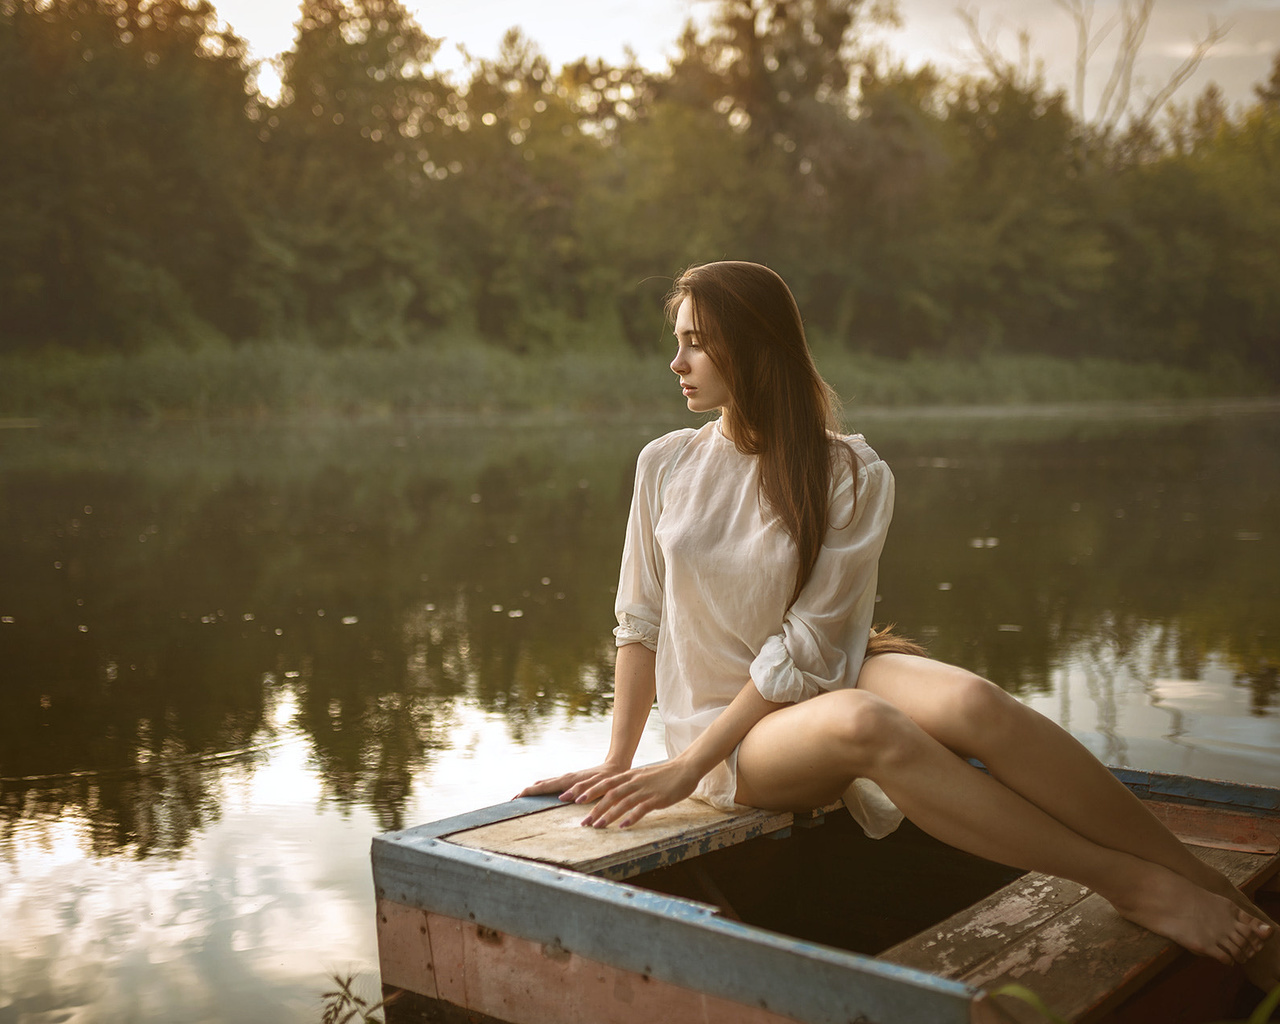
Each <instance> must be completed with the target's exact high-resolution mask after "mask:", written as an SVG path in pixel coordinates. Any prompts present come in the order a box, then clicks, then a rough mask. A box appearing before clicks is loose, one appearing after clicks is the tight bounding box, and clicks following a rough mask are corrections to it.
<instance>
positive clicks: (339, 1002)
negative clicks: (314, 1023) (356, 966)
mask: <svg viewBox="0 0 1280 1024" xmlns="http://www.w3.org/2000/svg"><path fill="white" fill-rule="evenodd" d="M329 977H331V978H332V979H333V984H334V986H335V988H334V989H333V991H331V992H325V993H324V994H323V995H322V996H321V997H320V998H321V999H323V1000H324V1016H323V1017H322V1018H320V1024H349V1022H350V1021H360V1022H362V1024H383V1020H382V1018H381V1017H379V1016H377V1013H378V1011H379V1010H381V1009H384V1008H385V1007H386V1006H387V1004H388V1003H390V1002H391V1001H392V1000H394V999H395V998H396V996H398V995H399V994H400V993H399V992H393V993H392V994H391V995H389V996H387V998H386V999H383V1000H380V1001H379V1002H376V1003H373V1004H372V1005H370V1003H369V1001H368V1000H367V999H362V998H361V997H360V996H358V995H356V993H355V992H353V991H352V988H351V985H352V983H353V982H354V981H355V975H354V974H348V975H347V976H346V977H345V978H344V977H342V976H341V975H340V974H337V973H334V974H331V975H329Z"/></svg>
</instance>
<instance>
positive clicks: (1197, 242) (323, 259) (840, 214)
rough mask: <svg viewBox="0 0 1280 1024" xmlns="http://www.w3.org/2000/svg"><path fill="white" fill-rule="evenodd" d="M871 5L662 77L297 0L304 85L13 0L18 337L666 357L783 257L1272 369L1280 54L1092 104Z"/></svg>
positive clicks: (843, 339) (5, 239)
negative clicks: (1167, 92)
mask: <svg viewBox="0 0 1280 1024" xmlns="http://www.w3.org/2000/svg"><path fill="white" fill-rule="evenodd" d="M884 7H885V5H880V4H875V3H871V2H869V0H794V2H787V3H783V2H781V0H717V7H716V9H715V11H714V12H713V17H712V19H711V22H710V25H709V27H708V28H706V29H704V30H701V31H700V30H697V29H695V28H694V27H693V26H692V24H690V26H688V27H687V28H686V29H685V31H684V33H683V34H682V36H681V37H680V39H679V40H678V41H677V42H676V56H675V57H674V59H673V60H672V62H671V64H670V67H669V68H667V69H666V70H663V71H657V70H651V69H646V68H643V67H641V66H639V65H638V64H636V63H635V62H634V61H629V62H624V63H623V64H620V65H617V66H614V65H611V64H609V63H607V62H605V61H602V60H598V59H594V58H590V57H583V58H582V59H580V60H578V61H575V62H572V63H570V64H568V65H565V66H564V67H562V68H559V69H557V68H555V67H553V66H552V65H551V63H550V62H549V61H548V60H547V58H546V57H545V56H544V55H543V54H542V53H541V52H540V51H539V49H538V47H537V45H536V43H535V42H534V41H532V40H530V39H528V38H526V37H524V36H523V35H521V34H520V33H519V32H518V31H515V30H513V31H512V32H511V33H509V34H508V36H507V37H506V39H505V40H504V42H503V44H502V47H501V50H500V52H499V53H498V54H497V55H496V56H495V57H493V58H491V59H471V60H470V62H469V64H468V66H467V68H466V69H465V71H464V72H463V73H461V74H459V75H451V74H445V73H443V72H441V71H439V70H438V69H437V68H436V67H435V65H434V63H433V61H434V58H435V54H436V51H437V48H438V45H439V44H438V40H436V39H434V38H433V37H432V36H430V35H429V34H428V33H429V31H430V29H431V26H430V25H426V26H419V25H418V24H416V23H415V22H414V20H413V18H412V17H411V16H410V15H409V14H408V12H407V11H406V9H405V7H404V6H403V4H402V3H401V2H400V0H305V2H304V3H303V4H302V5H301V9H300V17H299V20H298V22H297V36H296V39H295V42H294V45H293V48H292V49H291V50H290V51H289V52H288V53H287V54H285V56H284V59H283V92H282V94H281V96H280V98H279V100H278V101H268V100H267V99H265V98H264V97H262V96H261V95H259V94H258V93H257V91H256V86H255V81H256V69H255V68H254V67H253V66H252V65H251V64H249V63H248V61H247V58H246V54H245V48H244V44H243V43H242V41H241V40H239V39H238V38H236V37H235V36H234V35H233V34H232V33H231V32H230V31H229V30H225V29H222V28H220V27H219V23H218V18H217V14H216V12H215V10H214V7H213V6H212V4H211V3H210V2H209V0H0V89H3V91H4V93H5V95H6V97H8V98H9V102H8V103H6V104H5V105H4V108H3V110H0V131H2V132H3V137H4V138H5V141H6V145H5V146H4V147H2V148H0V174H2V175H3V176H4V180H5V181H6V185H7V187H6V189H5V191H4V194H3V195H2V196H0V313H3V320H2V321H0V322H3V324H4V329H3V333H0V351H7V352H30V351H33V350H36V349H43V348H48V347H61V348H72V349H84V350H90V351H129V350H138V349H147V348H150V347H153V346H155V345H157V344H164V345H176V346H178V347H180V348H185V349H190V350H199V349H203V348H206V347H208V346H209V345H210V344H215V343H222V342H230V343H232V344H236V345H244V344H250V343H254V342H258V341H262V340H264V339H270V340H290V339H292V340H299V341H301V342H303V343H305V344H310V345H318V346H321V347H324V348H328V349H335V350H342V351H346V350H361V351H364V350H368V349H370V348H374V349H417V348H423V349H438V348H440V347H441V346H442V345H444V344H445V343H444V341H443V339H444V338H446V337H454V338H456V337H476V336H479V337H481V338H483V339H485V341H486V342H488V343H489V344H491V345H492V346H495V347H496V348H497V349H499V350H501V351H505V352H509V353H517V354H553V355H554V354H555V353H559V352H564V351H575V352H583V351H588V350H590V351H599V352H613V353H615V354H617V355H619V356H620V357H621V356H623V354H624V353H625V352H626V351H627V350H631V351H634V352H641V353H644V352H649V351H651V350H652V349H654V348H655V346H657V345H660V344H662V342H661V339H662V337H663V334H664V329H663V326H662V323H661V315H660V312H659V309H660V301H661V297H662V294H663V293H664V291H665V284H664V281H669V279H670V278H669V275H671V274H673V273H674V272H676V271H678V270H679V268H680V267H682V266H684V265H686V264H687V263H689V262H691V261H702V260H710V259H719V258H746V259H754V260H760V261H764V262H767V263H769V264H770V265H772V266H775V267H776V268H777V269H778V270H779V271H780V272H781V273H782V274H783V275H784V277H786V278H787V279H788V281H789V282H791V284H792V286H793V288H794V290H795V291H796V293H797V297H798V299H799V301H800V304H801V308H802V309H803V310H804V311H805V313H806V316H807V317H808V318H809V323H810V324H811V326H812V328H813V329H814V330H815V332H816V333H817V334H819V335H821V336H823V337H825V338H830V339H833V340H835V341H837V342H838V343H840V344H842V345H844V346H846V347H849V348H852V349H855V350H860V351H866V352H871V353H875V354H877V355H881V356H887V357H894V358H901V357H905V356H909V355H911V354H912V353H916V352H929V353H935V354H941V355H944V356H947V357H949V358H957V359H967V358H973V357H974V356H976V355H978V354H982V353H991V352H1001V353H1011V354H1019V355H1026V356H1034V355H1052V356H1061V357H1068V358H1074V357H1081V356H1106V357H1109V358H1119V359H1122V360H1139V361H1148V362H1149V361H1161V362H1165V363H1169V364H1172V365H1177V366H1179V367H1182V368H1185V369H1187V370H1188V371H1190V372H1203V371H1206V370H1209V369H1213V368H1215V367H1220V366H1221V365H1230V366H1233V367H1236V366H1245V367H1249V368H1250V369H1252V370H1254V371H1255V372H1256V373H1258V374H1260V375H1261V377H1262V379H1264V380H1268V381H1270V382H1271V383H1272V386H1274V383H1275V382H1276V381H1277V380H1280V344H1277V341H1280V338H1277V334H1276V331H1277V327H1276V324H1277V323H1280V241H1277V239H1280V186H1278V185H1277V182H1280V176H1278V175H1277V174H1276V173H1275V168H1276V166H1277V160H1278V159H1280V104H1278V103H1277V99H1276V97H1277V95H1278V94H1280V92H1278V87H1277V85H1276V83H1277V81H1280V58H1278V59H1277V63H1276V66H1275V68H1274V69H1273V72H1272V74H1271V77H1270V79H1269V81H1268V82H1266V83H1261V84H1259V85H1258V87H1257V89H1256V95H1257V99H1256V102H1254V103H1252V104H1251V105H1246V106H1243V107H1240V108H1238V109H1229V108H1228V107H1227V106H1226V104H1225V103H1224V102H1223V101H1222V98H1221V95H1220V93H1217V92H1215V91H1214V88H1213V87H1211V88H1210V89H1209V90H1206V92H1205V93H1204V94H1203V95H1202V96H1201V97H1199V99H1198V100H1196V102H1195V103H1193V104H1190V105H1183V106H1177V105H1174V106H1171V107H1170V108H1169V112H1168V116H1167V118H1166V120H1165V122H1163V123H1162V124H1158V125H1157V124H1155V123H1153V121H1152V119H1150V118H1137V119H1135V120H1134V121H1133V122H1132V123H1131V125H1130V127H1129V129H1128V130H1127V131H1125V132H1122V131H1120V129H1119V128H1117V127H1114V126H1112V127H1111V128H1109V129H1107V130H1102V129H1099V128H1098V127H1097V126H1091V125H1089V124H1086V123H1084V122H1082V121H1081V119H1080V114H1079V113H1078V112H1076V113H1073V111H1072V110H1071V108H1070V104H1069V103H1068V102H1067V100H1066V98H1065V97H1064V96H1063V95H1062V94H1060V93H1055V92H1053V91H1051V90H1049V89H1048V88H1047V87H1046V86H1045V84H1044V82H1043V81H1042V80H1040V79H1039V78H1037V77H1036V76H1035V75H1034V74H1031V73H1014V72H1012V71H1007V69H1006V72H1007V73H1002V72H1001V71H1000V68H999V67H998V66H997V67H995V70H993V71H990V72H988V73H986V74H974V75H968V76H960V77H951V78H945V77H943V76H942V75H940V74H939V73H938V72H936V71H934V70H933V69H930V68H924V69H920V70H915V71H907V70H906V69H904V68H902V67H901V66H898V65H896V64H895V63H894V61H893V59H892V57H891V56H890V55H888V54H886V53H884V52H882V51H880V50H878V49H877V48H876V46H875V45H873V43H872V42H871V41H870V40H872V39H873V38H874V33H873V30H874V29H875V28H876V27H877V25H878V24H880V23H881V21H882V20H883V18H884V17H885V15H884V14H883V8H884Z"/></svg>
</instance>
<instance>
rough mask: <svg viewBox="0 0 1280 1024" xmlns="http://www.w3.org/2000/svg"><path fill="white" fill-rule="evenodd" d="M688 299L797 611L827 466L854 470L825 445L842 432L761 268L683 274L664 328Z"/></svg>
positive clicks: (833, 446) (844, 449)
mask: <svg viewBox="0 0 1280 1024" xmlns="http://www.w3.org/2000/svg"><path fill="white" fill-rule="evenodd" d="M686 297H688V298H689V299H691V300H692V302H693V321H694V326H695V327H696V329H697V331H698V337H699V340H700V342H701V344H702V346H703V348H704V350H705V351H706V353H707V356H708V357H709V358H710V359H711V362H712V363H713V364H714V365H715V368H716V370H717V371H719V373H720V376H721V377H722V378H723V379H724V382H725V385H726V386H727V387H728V389H729V394H730V396H731V402H732V405H731V406H730V407H729V408H728V409H726V410H725V415H726V416H727V417H728V425H729V427H730V433H732V435H733V442H734V444H735V445H736V446H737V447H738V450H739V451H741V452H743V453H745V454H747V455H755V456H757V457H758V458H759V464H760V497H761V500H762V501H763V502H764V504H765V506H766V507H767V508H768V509H769V510H771V511H772V512H773V514H774V515H776V516H777V517H778V518H779V519H781V520H782V523H783V525H784V526H785V528H786V531H787V533H788V534H789V535H790V536H791V539H792V541H794V542H795V545H796V550H797V552H798V553H799V556H800V564H799V569H798V571H797V573H796V585H795V590H794V591H793V592H792V595H791V600H792V601H795V599H796V597H797V596H798V595H799V593H800V591H801V590H802V589H803V588H804V585H805V583H806V582H808V579H809V575H810V574H811V573H812V572H813V566H814V563H815V562H816V561H817V560H818V552H819V551H820V550H821V548H822V539H823V537H824V536H826V532H827V514H828V508H829V505H830V494H831V475H832V461H833V459H834V458H836V457H843V458H847V459H848V460H849V464H850V469H851V470H854V471H856V468H857V467H856V465H855V463H854V455H853V452H852V451H851V450H850V449H849V447H848V446H847V445H844V444H840V443H839V442H836V441H835V439H834V438H833V437H832V432H836V431H838V428H839V416H838V415H837V411H836V410H837V404H836V396H835V392H834V391H832V389H831V387H830V385H828V384H827V382H826V381H825V380H823V379H822V376H821V375H820V374H819V373H818V368H817V367H816V366H814V363H813V356H812V355H811V354H810V352H809V344H808V342H807V341H806V339H805V334H804V324H803V322H802V321H801V319H800V310H799V308H798V307H797V306H796V300H795V298H794V297H793V296H792V294H791V289H789V288H788V287H787V285H786V283H785V282H784V281H783V280H782V278H781V277H779V276H778V275H777V274H776V273H774V272H773V271H772V270H770V269H769V268H768V267H762V266H760V264H758V263H741V262H724V263H707V264H704V265H702V266H693V267H690V268H689V269H688V270H686V271H685V272H684V273H683V274H681V275H680V276H679V277H678V278H676V282H675V287H674V289H673V290H672V292H671V295H670V296H669V297H668V299H667V316H668V317H669V319H671V320H672V321H674V320H675V314H676V311H677V310H678V309H679V307H680V303H681V302H683V301H684V299H685V298H686Z"/></svg>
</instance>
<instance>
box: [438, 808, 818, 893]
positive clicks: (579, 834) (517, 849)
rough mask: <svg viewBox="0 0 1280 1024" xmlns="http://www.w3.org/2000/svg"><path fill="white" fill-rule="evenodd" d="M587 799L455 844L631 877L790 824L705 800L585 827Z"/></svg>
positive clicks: (776, 815)
mask: <svg viewBox="0 0 1280 1024" xmlns="http://www.w3.org/2000/svg"><path fill="white" fill-rule="evenodd" d="M587 810H588V808H587V806H586V805H585V804H562V805H560V806H558V807H553V808H551V809H549V810H545V811H539V812H537V813H534V814H527V815H524V816H522V817H519V818H511V819H508V820H505V821H498V822H494V823H493V824H487V825H483V826H481V827H479V828H473V829H468V830H466V831H462V832H454V833H451V834H450V835H449V837H448V840H449V842H451V843H456V844H458V845H459V846H466V847H470V848H471V849H475V850H488V851H489V852H491V853H502V854H506V855H508V856H512V857H522V858H524V859H526V860H536V861H541V862H543V863H545V864H557V865H559V866H561V867H567V868H572V869H573V870H575V871H582V872H584V873H586V874H592V875H601V876H604V877H608V878H629V877H632V876H633V875H636V874H640V873H641V872H644V871H650V870H652V869H654V868H656V867H665V866H666V865H669V864H675V863H678V862H679V861H682V860H685V859H687V858H689V857H696V856H698V855H700V854H704V853H708V852H710V851H711V850H718V849H722V848H724V847H726V846H734V845H736V844H738V843H741V842H743V841H744V840H747V839H751V838H754V837H755V836H761V835H767V834H768V833H771V832H777V831H779V830H781V829H785V828H789V827H790V826H791V823H792V819H793V815H792V814H790V813H789V812H776V811H743V812H737V813H733V812H726V811H719V810H716V809H715V808H714V807H711V806H710V805H708V804H705V803H702V802H701V801H698V800H682V801H681V802H680V803H678V804H675V805H673V806H671V807H667V808H664V809H663V810H659V811H653V812H651V813H650V814H648V815H646V816H645V818H644V819H643V820H642V821H640V823H639V824H637V825H634V826H632V827H631V828H625V829H621V828H603V829H598V828H583V827H582V825H581V822H582V819H583V818H584V817H585V816H586V814H587Z"/></svg>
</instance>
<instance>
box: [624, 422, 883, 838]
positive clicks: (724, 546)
mask: <svg viewBox="0 0 1280 1024" xmlns="http://www.w3.org/2000/svg"><path fill="white" fill-rule="evenodd" d="M841 440H842V441H843V442H844V443H845V444H847V445H849V447H850V448H851V449H852V450H853V452H854V454H855V456H856V457H857V465H858V469H857V477H856V481H855V478H854V475H853V474H852V473H851V472H850V471H849V468H848V466H847V465H846V464H845V463H844V460H840V461H839V462H838V464H837V465H838V468H837V471H836V474H835V479H834V481H833V486H832V493H831V509H830V516H829V519H828V529H827V534H826V537H825V538H824V540H823V543H822V549H821V551H820V552H819V554H818V560H817V563H816V564H815V565H814V568H813V573H812V575H811V576H810V577H809V581H808V582H807V583H806V584H805V587H804V589H803V590H802V591H801V593H800V595H799V596H798V597H797V599H796V601H795V603H794V604H792V605H791V607H790V608H788V607H787V602H788V601H789V600H790V598H791V594H792V591H793V589H794V588H795V578H796V577H795V574H796V565H797V554H796V549H795V544H794V543H793V542H792V540H791V537H790V536H789V535H788V534H787V532H786V529H785V528H784V527H783V525H782V523H781V521H780V520H779V519H778V518H777V517H776V516H774V515H773V514H772V513H769V512H768V511H766V509H765V508H764V507H763V505H762V502H761V499H760V491H759V473H758V466H757V461H756V458H755V457H754V456H751V455H744V454H743V453H742V452H740V451H738V449H737V448H736V447H735V446H734V444H733V442H732V441H730V440H729V439H728V438H727V437H725V436H724V434H723V433H722V432H721V430H720V424H719V421H718V420H717V421H713V422H711V423H708V424H707V425H706V426H704V427H702V428H701V429H699V430H694V429H692V428H690V429H685V430H677V431H674V432H672V433H670V434H666V435H664V436H663V437H660V438H658V439H657V440H655V441H652V442H650V443H649V444H648V445H647V446H646V447H645V448H644V450H643V451H642V452H641V453H640V459H639V463H638V465H637V467H636V483H635V491H634V493H633V495H632V501H631V514H630V518H629V521H628V524H627V535H626V543H625V545H624V547H623V554H622V572H621V576H620V577H619V581H618V597H617V604H616V607H615V611H616V613H617V619H618V627H617V628H616V629H615V630H614V636H615V637H616V640H617V644H618V646H619V647H621V646H623V645H624V644H629V643H643V644H644V645H645V646H646V647H648V648H649V649H650V650H652V651H655V652H656V654H657V694H658V711H659V714H660V715H661V717H662V721H663V724H664V726H665V728H666V745H667V753H668V755H669V756H671V757H674V756H675V755H677V754H679V753H680V752H681V751H682V750H684V749H685V748H686V747H688V746H689V744H690V743H692V742H693V741H694V739H696V738H697V737H698V736H699V735H700V734H701V733H702V731H703V730H704V729H706V728H707V726H708V725H710V724H711V722H712V721H714V720H715V718H716V716H717V715H719V714H720V712H721V711H723V710H724V708H725V707H727V706H728V705H729V703H730V702H731V701H732V700H733V698H734V697H735V696H737V694H738V691H739V690H740V689H741V688H742V687H743V686H744V685H745V684H746V682H747V680H748V679H749V680H750V681H751V682H752V683H753V684H754V685H755V687H756V688H757V689H758V690H759V691H760V693H761V695H762V696H763V697H764V698H765V699H766V700H770V701H775V702H797V701H801V700H805V699H807V698H809V697H813V696H815V695H816V694H818V693H820V692H822V691H825V690H835V689H839V688H841V687H852V686H856V685H857V682H858V672H859V670H860V668H861V665H862V659H863V655H864V654H865V652H866V646H867V639H868V636H869V633H870V627H871V619H872V615H873V613H874V610H875V599H876V579H877V569H878V563H879V559H880V552H881V550H882V548H883V547H884V541H885V535H886V534H887V532H888V529H889V521H890V519H891V518H892V516H893V474H892V473H891V472H890V471H889V467H888V466H887V465H886V464H885V463H884V462H882V461H881V460H880V457H879V456H878V455H876V453H875V452H874V451H873V450H872V449H871V447H870V446H869V445H868V444H867V443H866V441H865V440H864V439H863V438H862V437H861V435H852V436H846V437H842V438H841ZM855 493H856V495H857V501H856V502H855V501H854V495H855ZM736 791H737V750H736V749H735V750H734V751H733V753H732V754H730V755H729V757H728V758H726V759H725V760H724V761H723V762H721V763H720V764H719V765H717V766H716V768H715V769H713V770H712V771H711V772H709V773H708V774H707V775H706V776H705V777H704V778H703V779H702V781H701V782H700V783H699V785H698V788H697V790H696V791H695V792H694V796H695V797H698V798H700V799H702V800H705V801H706V802H708V803H710V804H712V805H713V806H716V807H720V808H724V809H732V808H735V807H738V806H739V805H738V804H736V803H735V802H734V795H735V793H736ZM845 803H846V805H847V806H848V807H849V810H850V812H851V813H852V814H853V816H854V817H855V818H857V819H858V821H859V823H860V824H861V825H862V827H863V829H864V830H865V831H866V832H867V834H868V835H872V836H877V837H878V836H882V835H886V834H888V833H889V832H891V831H893V829H895V828H896V827H897V826H898V824H899V823H900V822H901V820H902V814H901V812H900V811H898V809H897V808H896V807H895V806H894V805H893V804H892V803H891V802H890V801H889V800H888V798H887V797H886V796H885V795H884V793H883V792H882V791H881V790H880V789H879V787H878V786H876V785H875V784H874V783H872V782H870V781H869V780H866V779H859V780H857V781H856V782H855V784H854V785H853V786H851V787H850V788H849V790H848V791H847V792H846V793H845Z"/></svg>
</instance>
